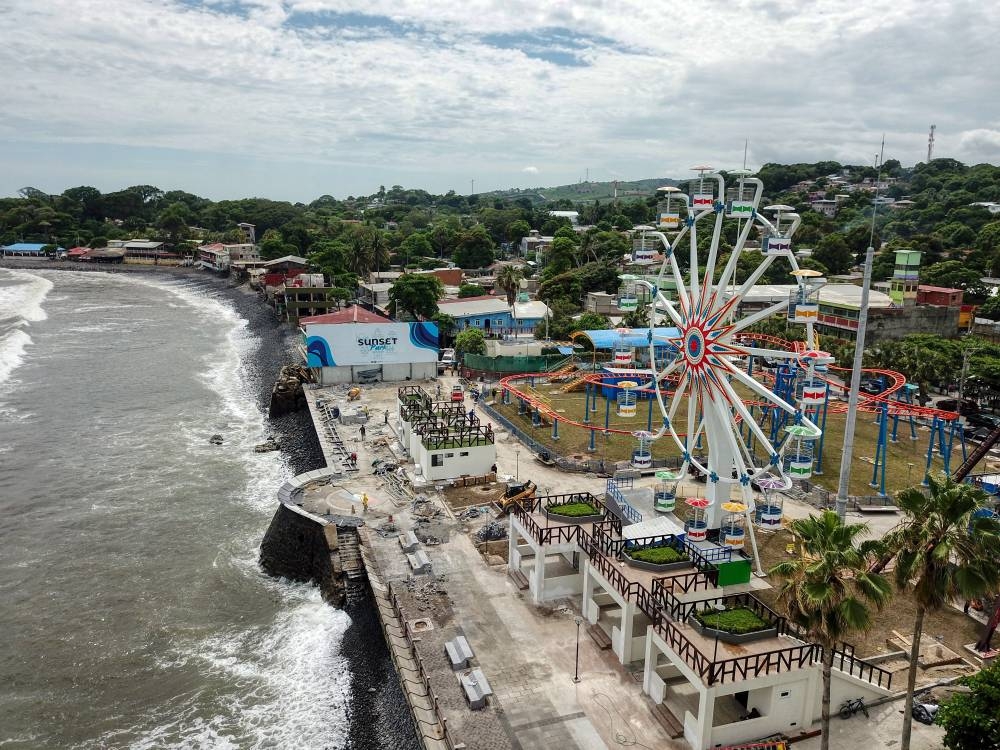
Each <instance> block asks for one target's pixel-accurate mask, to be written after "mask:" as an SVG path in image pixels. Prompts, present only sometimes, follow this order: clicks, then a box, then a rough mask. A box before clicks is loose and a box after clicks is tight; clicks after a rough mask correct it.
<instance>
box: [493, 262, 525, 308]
mask: <svg viewBox="0 0 1000 750" xmlns="http://www.w3.org/2000/svg"><path fill="white" fill-rule="evenodd" d="M522 278H524V274H522V273H521V269H520V268H516V267H515V266H504V267H503V268H501V269H500V272H499V273H497V278H496V285H497V286H498V287H499V288H500V289H503V292H504V294H506V295H507V304H508V305H513V304H514V300H515V299H517V289H518V285H519V284H520V283H521V279H522Z"/></svg>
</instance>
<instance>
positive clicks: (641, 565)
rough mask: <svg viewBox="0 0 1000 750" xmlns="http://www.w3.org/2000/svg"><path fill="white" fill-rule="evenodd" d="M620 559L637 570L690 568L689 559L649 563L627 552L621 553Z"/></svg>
mask: <svg viewBox="0 0 1000 750" xmlns="http://www.w3.org/2000/svg"><path fill="white" fill-rule="evenodd" d="M622 559H623V560H624V561H625V562H626V563H628V564H629V565H630V566H631V567H633V568H638V569H639V570H650V571H652V572H654V573H665V572H667V571H669V570H680V569H681V568H690V567H691V561H690V560H678V561H677V562H672V563H662V564H657V563H651V562H646V561H645V560H636V559H635V558H634V557H632V556H631V555H629V554H628V552H623V553H622Z"/></svg>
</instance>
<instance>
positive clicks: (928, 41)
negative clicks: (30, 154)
mask: <svg viewBox="0 0 1000 750" xmlns="http://www.w3.org/2000/svg"><path fill="white" fill-rule="evenodd" d="M974 10H975V11H976V12H980V11H981V8H980V9H979V10H976V6H972V5H971V3H968V2H967V0H961V1H960V2H955V3H946V4H938V5H933V6H928V5H926V4H923V3H918V2H916V0H870V2H867V3H861V4H845V3H842V2H841V1H840V0H816V1H815V2H811V3H806V2H796V1H792V0H770V1H768V0H763V1H762V2H751V1H750V0H742V1H739V2H732V3H726V4H715V3H704V4H701V5H694V6H692V7H691V8H690V9H688V10H686V11H685V12H684V13H671V14H664V12H663V9H662V7H660V6H657V5H656V4H655V3H653V4H650V3H645V2H639V1H638V0H623V2H621V3H617V4H615V6H614V7H613V8H611V7H609V6H607V5H606V4H605V3H603V2H601V1H600V0H586V1H581V0H563V1H561V2H560V1H553V2H546V3H538V2H536V1H535V0H530V1H529V0H471V1H470V2H468V3H464V4H444V3H428V2H425V0H368V1H367V2H365V3H361V2H358V0H226V1H223V0H218V2H215V1H214V0H213V2H211V3H206V4H205V5H204V6H201V7H193V6H192V4H191V3H190V2H187V3H181V2H179V0H47V1H46V2H45V3H38V2H37V0H6V2H5V3H4V5H3V7H2V8H0V19H2V21H3V24H4V27H5V28H10V29H17V33H16V34H9V35H7V37H6V39H5V43H4V45H2V46H0V69H3V70H5V71H8V72H9V73H10V74H9V75H7V76H5V86H4V106H3V108H2V110H0V147H2V146H6V147H7V150H8V151H13V150H16V148H17V144H19V143H20V144H28V143H31V144H60V145H61V146H63V147H66V148H71V149H77V152H76V153H80V154H82V153H84V152H85V151H86V150H87V149H93V148H94V147H95V145H96V144H110V145H112V146H118V147H126V148H132V149H136V150H139V149H147V148H169V149H177V150H178V152H179V157H178V160H177V164H176V167H175V170H176V179H175V180H174V184H177V185H178V186H183V185H184V184H185V182H184V177H185V175H184V170H185V169H190V168H191V165H192V164H193V163H194V161H196V159H195V157H190V158H188V159H187V160H185V158H182V157H183V154H184V153H187V152H195V153H197V154H204V155H207V156H209V157H211V156H213V155H218V154H223V155H226V156H227V157H233V158H244V159H247V160H251V159H252V160H266V161H267V163H268V164H270V165H273V169H274V171H275V172H276V173H277V171H282V170H283V173H284V174H286V176H287V177H288V178H289V179H291V177H292V175H294V170H295V169H296V168H297V167H296V164H301V163H308V164H311V165H327V166H328V168H327V170H326V173H327V174H328V175H329V178H328V180H329V181H328V182H327V183H325V186H320V185H317V184H313V183H312V182H311V183H309V184H303V185H302V188H301V191H302V192H301V193H297V194H296V195H295V196H294V197H297V198H303V199H305V198H308V197H310V196H312V195H317V194H319V193H322V192H334V193H337V194H347V193H357V192H363V191H366V190H371V189H372V187H371V186H372V184H373V183H374V184H375V185H376V186H377V184H378V183H379V181H386V180H388V181H389V182H390V183H391V182H394V181H401V180H402V177H399V178H398V180H397V178H394V177H393V176H392V173H394V172H398V173H399V174H400V175H405V176H406V177H407V178H408V184H413V185H420V186H423V187H427V188H428V189H432V190H433V189H447V188H449V187H455V188H456V189H459V190H461V189H462V188H461V187H460V186H461V185H462V184H467V182H466V181H467V180H468V179H469V178H470V177H471V176H473V175H474V176H475V177H476V180H477V184H480V183H482V184H483V185H484V186H485V185H487V184H491V183H492V184H495V185H496V186H498V187H505V186H507V185H509V184H510V182H511V181H512V180H515V179H516V176H517V175H518V174H521V175H525V176H529V175H534V174H537V173H538V172H544V173H545V174H546V175H547V176H548V177H549V179H551V180H552V181H554V182H559V181H565V182H569V181H572V180H574V179H576V178H578V177H579V175H580V174H581V173H582V172H583V170H584V169H586V168H591V169H592V170H593V171H592V174H596V173H597V170H598V169H604V170H605V171H607V172H609V173H610V172H612V171H613V172H615V173H618V174H620V175H621V176H622V177H623V178H625V179H628V178H638V177H652V176H664V175H663V166H664V165H668V166H669V168H670V170H671V172H672V173H673V175H675V176H684V175H686V174H687V167H688V166H689V165H690V164H693V163H696V162H699V163H700V162H704V161H707V162H709V163H712V164H715V165H716V166H719V167H726V166H732V165H738V164H741V163H742V159H743V143H744V139H745V138H750V141H751V156H752V162H753V163H752V164H751V166H757V165H759V164H760V163H761V162H762V161H765V160H776V161H797V160H816V159H825V158H833V159H839V160H842V161H846V162H855V163H857V162H867V161H869V160H870V158H871V154H872V153H874V151H875V150H877V147H878V142H879V140H880V138H881V134H882V132H885V133H886V136H887V137H886V143H887V156H888V157H890V158H893V157H894V158H899V159H900V160H901V161H902V162H903V163H904V164H908V163H913V162H915V161H918V160H920V159H921V158H922V157H923V148H924V146H923V144H924V142H925V141H926V128H927V126H928V125H929V124H930V122H936V123H937V124H938V127H939V133H940V134H941V137H940V138H939V142H938V148H937V151H936V153H937V154H938V155H940V156H955V157H956V158H970V159H973V158H978V159H982V158H1000V154H998V148H997V147H996V144H995V140H991V139H992V136H990V135H989V134H991V133H993V134H995V133H996V132H997V131H996V130H995V128H996V127H997V123H1000V104H998V103H997V102H996V101H995V99H994V98H993V97H990V96H986V95H985V94H986V93H988V92H991V91H992V90H993V88H994V86H993V82H992V78H991V75H992V74H991V72H990V71H992V70H995V69H996V68H997V66H998V63H1000V51H998V49H997V47H996V46H995V45H994V44H993V41H992V38H991V29H990V28H989V26H988V24H979V25H974V24H969V22H968V18H969V17H970V13H971V12H973V11H974ZM234 11H235V12H234ZM970 61H974V62H970ZM948 133H955V134H960V135H955V136H953V137H950V138H949V137H948V136H947V134H948ZM949 150H951V151H952V152H951V153H949ZM71 153H72V151H71ZM991 154H995V155H996V156H991ZM0 155H2V153H0ZM517 163H521V164H529V165H532V166H531V167H529V168H525V169H523V170H522V171H521V172H520V173H518V172H516V170H515V171H514V172H513V176H512V171H511V164H517ZM122 166H123V165H121V164H116V165H114V167H115V172H114V173H115V175H120V174H121V171H122ZM143 169H144V167H143V165H142V164H136V165H135V166H134V179H133V182H146V181H150V180H151V179H152V178H151V177H148V176H147V175H146V174H145V173H144V172H143ZM530 169H535V170H536V172H532V171H529V170H530ZM375 170H380V171H379V175H380V176H379V177H377V178H376V177H373V176H370V173H373V172H374V171H375ZM385 175H388V176H385ZM28 177H30V175H23V174H20V173H18V174H8V175H6V176H4V175H2V174H0V193H6V192H10V191H11V190H13V189H16V188H17V187H20V186H21V185H22V184H32V183H39V184H40V183H42V182H44V180H43V179H37V180H36V179H28ZM84 177H85V176H81V178H80V179H84ZM202 177H204V175H202ZM116 179H118V177H116ZM7 180H10V183H9V184H8V182H7ZM287 181H288V180H286V182H287ZM217 184H219V185H221V184H223V181H222V180H221V179H220V180H219V181H218V183H217ZM52 187H53V189H54V188H56V187H59V186H58V185H55V186H52ZM269 187H270V185H269V184H268V183H266V182H264V183H262V184H254V185H250V186H247V187H246V189H247V190H248V191H250V192H256V193H258V194H270V193H269Z"/></svg>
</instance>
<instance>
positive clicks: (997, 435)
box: [951, 427, 1000, 482]
mask: <svg viewBox="0 0 1000 750" xmlns="http://www.w3.org/2000/svg"><path fill="white" fill-rule="evenodd" d="M997 442H1000V427H997V428H995V429H994V430H993V432H991V433H990V434H989V435H987V436H986V439H985V440H984V441H983V442H981V443H980V444H979V445H978V446H977V447H976V449H975V450H973V451H972V453H970V454H969V457H968V458H967V459H965V463H963V464H962V465H961V466H959V467H958V471H956V472H955V473H954V474H952V475H951V478H952V479H954V480H955V481H956V482H961V481H962V480H963V479H965V478H966V477H967V476H969V473H970V472H971V471H972V470H973V469H974V468H975V467H976V464H978V463H979V462H980V461H981V460H982V459H983V457H984V456H985V455H986V454H987V453H989V452H990V449H991V448H992V447H993V446H994V445H996V444H997Z"/></svg>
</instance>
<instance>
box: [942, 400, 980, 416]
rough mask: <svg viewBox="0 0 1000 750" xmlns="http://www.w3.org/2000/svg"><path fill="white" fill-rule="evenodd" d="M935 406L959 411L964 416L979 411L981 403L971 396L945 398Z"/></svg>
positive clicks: (945, 409)
mask: <svg viewBox="0 0 1000 750" xmlns="http://www.w3.org/2000/svg"><path fill="white" fill-rule="evenodd" d="M934 406H935V408H938V409H942V410H944V411H957V412H958V413H959V414H961V415H962V416H963V417H967V416H969V415H970V414H978V413H979V404H977V403H976V402H975V401H973V400H972V399H971V398H963V399H957V398H943V399H941V400H940V401H938V402H937V403H936V404H935V405H934Z"/></svg>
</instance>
